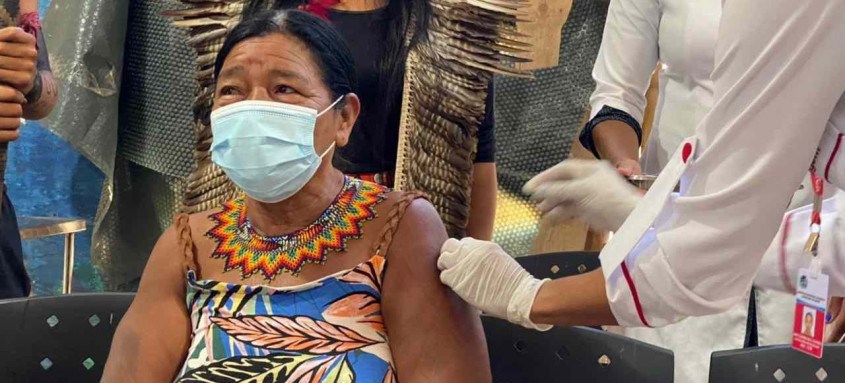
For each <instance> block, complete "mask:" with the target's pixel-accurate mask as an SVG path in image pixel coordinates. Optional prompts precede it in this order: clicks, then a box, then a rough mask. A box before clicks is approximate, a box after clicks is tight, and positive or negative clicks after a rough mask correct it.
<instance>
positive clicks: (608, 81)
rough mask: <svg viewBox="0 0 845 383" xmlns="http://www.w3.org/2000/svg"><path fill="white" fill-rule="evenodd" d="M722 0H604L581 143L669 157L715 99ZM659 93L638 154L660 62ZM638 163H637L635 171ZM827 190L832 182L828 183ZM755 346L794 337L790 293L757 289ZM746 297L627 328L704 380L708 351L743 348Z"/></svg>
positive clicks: (622, 154) (683, 374) (618, 162)
mask: <svg viewBox="0 0 845 383" xmlns="http://www.w3.org/2000/svg"><path fill="white" fill-rule="evenodd" d="M721 7H722V2H721V0H701V1H683V0H614V1H612V2H611V3H610V7H609V9H608V14H607V22H606V24H605V29H604V36H603V37H602V43H601V44H602V45H601V48H600V49H599V53H598V57H597V58H596V62H595V67H594V68H593V78H594V79H595V82H596V89H595V91H594V92H593V94H592V96H591V97H590V106H591V110H592V114H591V118H590V121H589V122H588V123H587V124H586V126H585V127H584V129H583V130H582V132H581V136H580V141H581V143H582V144H583V145H584V147H585V148H587V149H589V150H590V151H591V152H592V153H593V154H594V155H595V156H596V158H600V159H605V160H607V161H609V162H610V163H611V164H612V165H614V166H615V167H616V169H617V170H618V171H619V173H620V174H622V175H625V176H628V175H637V174H642V173H643V171H644V172H645V174H658V173H660V171H661V170H662V169H663V167H664V166H666V164H667V163H668V161H669V159H670V156H671V155H672V154H673V153H674V152H675V150H676V148H677V147H678V146H680V144H681V143H682V142H683V141H684V139H686V138H687V137H689V136H691V135H693V133H694V130H695V127H696V126H697V125H698V123H700V122H701V120H702V119H703V118H704V115H705V114H706V113H707V111H709V110H710V108H711V107H712V105H713V81H712V80H711V79H710V73H711V72H712V71H713V62H714V53H715V49H716V36H717V34H718V28H719V17H720V15H721ZM658 62H659V63H660V64H661V66H660V69H659V76H660V77H659V84H660V92H659V100H658V102H657V105H658V107H657V109H656V111H655V117H654V128H653V130H652V132H651V134H650V135H649V137H648V145H646V147H645V150H644V153H643V155H642V160H640V153H639V148H640V142H641V140H642V135H643V134H642V129H641V125H640V124H641V123H642V121H643V118H644V114H645V108H646V104H647V101H646V98H645V93H646V91H647V89H648V87H649V83H650V81H651V77H652V72H653V71H654V68H655V66H656V65H657V63H658ZM641 167H642V170H641ZM828 189H829V190H831V189H833V188H828ZM809 191H812V187H811V184H810V177H809V176H808V177H805V180H804V182H803V183H802V187H800V188H799V190H798V191H797V192H796V193H795V196H793V198H792V201H791V203H790V207H791V208H794V207H798V206H802V205H805V204H808V203H811V202H812V193H811V192H809ZM751 297H753V298H754V299H755V303H756V306H755V307H756V312H757V313H759V315H757V316H756V318H755V319H756V320H757V321H758V322H759V323H758V326H757V334H758V338H759V344H761V345H768V344H784V343H789V342H791V339H792V331H791V330H792V324H791V322H790V321H791V319H792V316H793V314H794V313H793V311H794V310H793V307H791V305H790V304H791V303H792V302H793V301H794V299H795V298H794V297H793V296H791V295H790V294H786V293H783V292H779V291H772V290H764V289H756V290H755V291H754V292H753V294H751ZM753 314H754V312H753V311H752V312H749V302H748V298H746V299H743V301H741V302H740V303H739V304H737V305H735V306H733V307H732V308H731V309H730V310H728V311H726V312H724V313H720V314H716V315H709V316H705V317H695V318H688V319H685V320H682V321H680V322H679V323H676V324H672V325H668V326H666V327H662V328H656V329H652V328H642V327H640V328H625V329H623V331H624V334H625V335H626V336H628V337H631V338H634V339H637V340H641V341H644V342H648V343H651V344H654V345H657V346H660V347H663V348H667V349H670V350H672V351H673V352H674V356H675V382H677V383H706V382H707V375H706V374H702V373H701V371H709V369H710V353H711V352H713V351H717V350H729V349H737V348H742V347H743V346H744V345H745V343H746V329H747V325H748V323H749V322H748V320H749V318H748V317H749V315H753ZM755 341H757V339H755Z"/></svg>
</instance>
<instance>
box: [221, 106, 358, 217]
mask: <svg viewBox="0 0 845 383" xmlns="http://www.w3.org/2000/svg"><path fill="white" fill-rule="evenodd" d="M341 99H343V97H340V98H338V99H337V100H336V101H335V102H334V103H332V105H330V106H329V107H328V108H326V109H325V110H323V111H322V112H319V113H318V112H317V110H315V109H311V108H306V107H303V106H298V105H291V104H284V103H280V102H270V101H252V100H250V101H241V102H237V103H234V104H231V105H227V106H224V107H222V108H220V109H217V110H215V111H213V112H211V132H212V134H213V135H214V138H213V140H212V142H211V161H213V162H214V163H215V164H217V166H219V167H220V168H221V169H223V171H224V172H225V173H226V175H227V176H229V179H230V180H232V182H234V183H235V185H237V186H238V187H239V188H241V190H243V191H244V193H246V195H248V196H249V197H251V198H252V199H255V200H257V201H261V202H266V203H276V202H280V201H284V200H286V199H288V198H290V197H291V196H293V195H294V194H296V193H297V192H299V191H300V190H301V189H302V188H303V187H304V186H305V184H307V183H308V181H310V180H311V178H312V177H314V174H315V173H316V172H317V169H318V168H319V167H320V163H321V162H322V159H323V157H325V156H326V154H327V153H328V152H329V151H331V150H332V148H334V143H332V144H331V146H329V148H328V149H326V150H325V151H324V152H323V153H322V154H320V155H318V154H317V152H316V149H315V148H314V128H315V126H316V123H317V117H320V116H321V115H323V113H325V112H326V111H328V110H330V109H331V108H333V107H334V106H335V105H336V104H337V103H338V102H340V100H341Z"/></svg>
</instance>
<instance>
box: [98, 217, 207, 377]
mask: <svg viewBox="0 0 845 383" xmlns="http://www.w3.org/2000/svg"><path fill="white" fill-rule="evenodd" d="M181 254H182V250H181V249H179V247H178V245H177V240H176V232H175V230H174V229H173V228H170V229H168V230H167V231H165V233H164V234H162V236H161V238H160V239H159V241H158V243H157V244H156V246H155V248H154V249H153V252H152V254H151V255H150V260H149V262H148V263H147V267H146V268H145V269H144V274H143V276H142V277H141V285H140V286H139V288H138V294H137V295H136V296H135V300H134V301H133V302H132V306H130V307H129V311H128V312H127V313H126V315H125V316H124V317H123V319H122V320H121V321H120V325H118V327H117V331H116V332H115V335H114V340H112V347H111V352H110V353H109V359H108V361H107V362H106V366H105V370H104V372H103V378H102V380H101V382H103V383H111V382H121V383H123V382H150V383H158V382H171V381H173V379H174V378H175V377H176V374H177V372H178V369H179V367H180V364H181V363H182V361H183V360H184V359H185V356H186V352H187V350H188V345H189V342H190V338H191V328H190V319H189V317H188V311H187V308H186V305H185V274H184V272H183V261H184V258H183V257H182V256H181Z"/></svg>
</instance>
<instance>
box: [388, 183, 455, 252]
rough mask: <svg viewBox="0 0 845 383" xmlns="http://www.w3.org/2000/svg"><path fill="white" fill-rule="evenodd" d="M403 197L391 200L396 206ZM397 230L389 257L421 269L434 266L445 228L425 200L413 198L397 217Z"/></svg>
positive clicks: (434, 210) (399, 196)
mask: <svg viewBox="0 0 845 383" xmlns="http://www.w3.org/2000/svg"><path fill="white" fill-rule="evenodd" d="M403 196H404V193H398V194H397V195H395V196H394V198H395V199H396V201H397V202H396V203H398V201H400V200H401V199H402V198H403ZM394 205H395V203H394ZM398 219H399V221H398V226H397V229H396V233H395V235H394V237H393V240H392V242H391V244H390V247H389V250H388V255H389V256H390V257H399V258H406V257H409V258H410V259H408V260H407V261H408V262H412V263H417V264H421V265H427V264H432V265H433V264H436V262H437V256H438V255H439V253H440V246H442V245H443V242H445V241H446V238H447V235H446V228H445V227H444V226H443V221H442V220H441V219H440V215H439V214H438V213H437V210H436V209H435V208H434V205H432V204H431V202H429V201H428V200H426V199H424V198H417V199H415V200H413V201H412V202H411V203H410V204H409V205H408V207H407V208H406V209H405V211H404V214H403V215H401V216H400V217H398Z"/></svg>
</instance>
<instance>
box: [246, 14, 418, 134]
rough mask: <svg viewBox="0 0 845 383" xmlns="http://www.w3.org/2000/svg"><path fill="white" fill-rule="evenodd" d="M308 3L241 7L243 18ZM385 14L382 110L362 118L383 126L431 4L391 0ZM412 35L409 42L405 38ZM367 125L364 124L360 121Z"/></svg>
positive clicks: (382, 59)
mask: <svg viewBox="0 0 845 383" xmlns="http://www.w3.org/2000/svg"><path fill="white" fill-rule="evenodd" d="M307 3H308V1H307V0H249V1H248V2H247V4H246V6H245V7H244V12H243V15H244V17H249V16H250V15H252V14H257V13H260V12H263V11H265V10H267V9H291V8H298V7H300V6H304V5H306V4H307ZM385 12H386V14H387V17H388V20H389V21H388V23H389V24H388V32H387V34H388V35H387V40H386V41H385V42H384V44H385V50H384V52H385V53H384V55H383V56H382V58H381V62H379V71H378V72H379V73H378V82H379V95H380V97H379V99H381V100H384V102H385V107H382V108H374V109H373V112H375V113H373V115H372V116H367V115H362V116H361V117H362V119H366V120H369V119H370V118H373V119H374V120H375V121H379V122H380V123H383V124H386V123H388V122H389V121H387V118H388V116H390V111H391V110H392V109H393V107H394V106H395V105H394V103H396V102H398V100H399V99H400V96H401V94H402V93H401V92H402V87H403V85H404V80H405V79H404V76H405V60H406V59H407V57H408V53H409V52H410V50H411V49H412V48H413V47H414V46H415V45H416V44H418V43H419V42H420V41H423V40H424V39H425V38H426V33H425V32H426V31H427V30H428V24H429V20H430V18H431V5H430V4H429V2H428V0H390V1H389V2H388V3H387V8H386V9H385ZM408 36H411V39H410V40H409V39H408ZM361 122H362V123H364V124H366V123H367V121H361Z"/></svg>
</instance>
